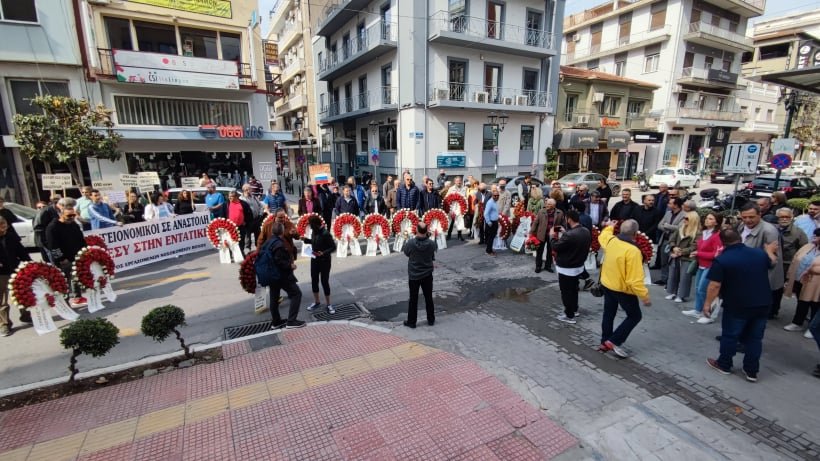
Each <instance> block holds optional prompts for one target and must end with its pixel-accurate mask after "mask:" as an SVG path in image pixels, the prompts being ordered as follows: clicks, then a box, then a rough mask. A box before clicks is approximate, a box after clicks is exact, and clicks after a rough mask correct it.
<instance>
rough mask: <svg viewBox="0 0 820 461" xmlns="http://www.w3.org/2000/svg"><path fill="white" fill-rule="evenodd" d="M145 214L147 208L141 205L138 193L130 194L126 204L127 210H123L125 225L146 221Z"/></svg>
mask: <svg viewBox="0 0 820 461" xmlns="http://www.w3.org/2000/svg"><path fill="white" fill-rule="evenodd" d="M144 214H145V207H144V206H143V205H142V203H140V196H139V195H138V194H137V193H136V192H129V193H128V203H126V204H125V209H124V210H123V218H124V219H125V224H131V223H138V222H143V221H145V218H143V215H144Z"/></svg>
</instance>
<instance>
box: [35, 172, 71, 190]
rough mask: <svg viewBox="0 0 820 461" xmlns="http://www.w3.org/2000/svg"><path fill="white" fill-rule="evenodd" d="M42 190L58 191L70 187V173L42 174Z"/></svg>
mask: <svg viewBox="0 0 820 461" xmlns="http://www.w3.org/2000/svg"><path fill="white" fill-rule="evenodd" d="M40 177H41V178H42V181H43V190H59V189H67V188H69V187H72V185H73V182H74V181H73V180H72V179H71V173H57V174H42V175H40Z"/></svg>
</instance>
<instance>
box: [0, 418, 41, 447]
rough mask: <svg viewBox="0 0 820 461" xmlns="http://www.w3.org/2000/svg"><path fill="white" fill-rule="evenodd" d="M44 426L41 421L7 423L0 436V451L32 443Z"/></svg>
mask: <svg viewBox="0 0 820 461" xmlns="http://www.w3.org/2000/svg"><path fill="white" fill-rule="evenodd" d="M43 429H44V427H43V424H42V423H41V422H37V421H30V422H27V423H21V424H17V425H12V424H7V426H6V427H5V428H3V432H2V434H3V436H2V437H0V453H1V452H3V451H6V450H11V449H15V448H19V447H21V446H23V445H30V444H33V443H34V442H35V441H36V440H37V437H38V436H39V435H40V433H41V432H42V431H43Z"/></svg>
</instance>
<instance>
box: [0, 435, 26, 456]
mask: <svg viewBox="0 0 820 461" xmlns="http://www.w3.org/2000/svg"><path fill="white" fill-rule="evenodd" d="M3 436H5V434H3ZM31 449H32V445H25V446H22V447H20V448H15V449H14V450H10V451H7V452H5V453H2V454H0V461H25V460H26V458H28V454H29V453H31Z"/></svg>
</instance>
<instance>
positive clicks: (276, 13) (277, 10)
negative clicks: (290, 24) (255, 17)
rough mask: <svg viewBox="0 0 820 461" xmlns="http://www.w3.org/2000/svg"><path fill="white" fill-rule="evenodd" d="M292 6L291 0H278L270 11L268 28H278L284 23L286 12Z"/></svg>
mask: <svg viewBox="0 0 820 461" xmlns="http://www.w3.org/2000/svg"><path fill="white" fill-rule="evenodd" d="M291 8H293V0H278V1H277V2H276V4H275V5H273V8H272V9H271V11H273V15H272V16H271V17H270V30H273V31H275V30H279V29H280V28H281V27H282V26H284V25H285V21H286V20H287V17H288V13H289V12H290V9H291Z"/></svg>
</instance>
